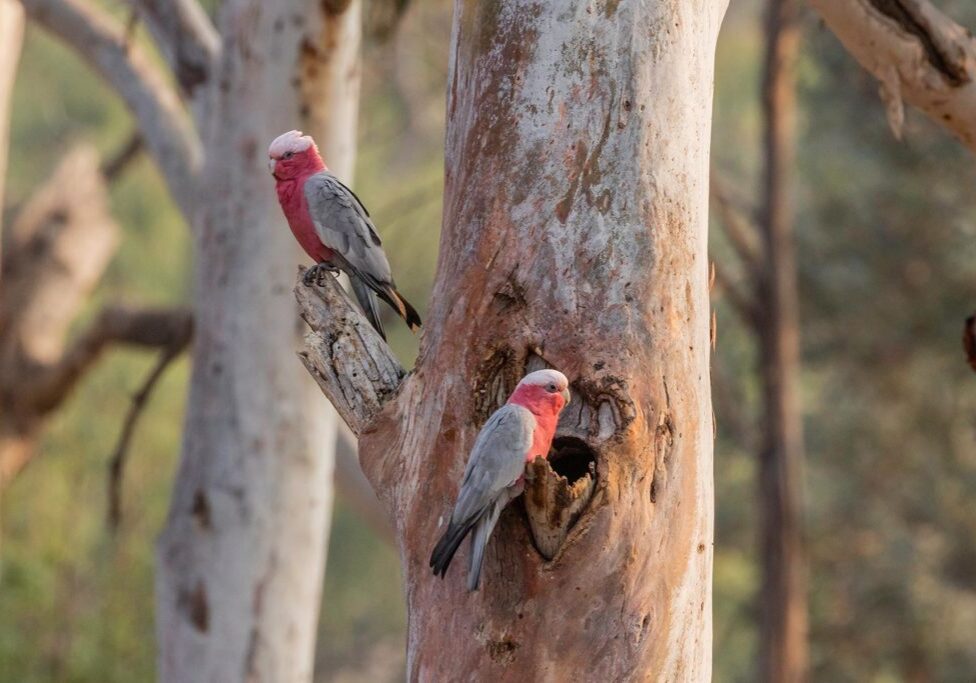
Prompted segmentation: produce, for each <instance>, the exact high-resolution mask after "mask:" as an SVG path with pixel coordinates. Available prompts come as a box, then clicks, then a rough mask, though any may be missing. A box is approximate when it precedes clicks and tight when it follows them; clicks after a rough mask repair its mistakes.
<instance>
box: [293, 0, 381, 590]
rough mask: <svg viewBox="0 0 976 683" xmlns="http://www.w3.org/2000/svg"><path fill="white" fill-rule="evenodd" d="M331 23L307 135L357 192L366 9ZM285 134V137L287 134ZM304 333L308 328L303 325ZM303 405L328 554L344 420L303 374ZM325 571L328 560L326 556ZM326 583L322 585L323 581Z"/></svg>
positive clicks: (309, 87) (352, 6)
mask: <svg viewBox="0 0 976 683" xmlns="http://www.w3.org/2000/svg"><path fill="white" fill-rule="evenodd" d="M322 6H323V8H324V11H325V14H326V20H325V21H323V22H322V24H321V34H320V36H319V38H318V40H317V41H315V42H306V43H305V44H304V46H303V49H302V54H301V63H300V69H301V74H302V78H301V88H302V99H301V101H302V107H301V111H300V113H301V117H302V125H303V126H304V131H305V132H306V133H308V134H309V135H311V136H312V137H314V138H315V140H316V142H317V143H318V146H319V150H320V151H321V153H322V155H323V157H324V158H325V160H326V163H327V164H328V165H329V168H330V169H331V170H332V172H333V173H335V174H336V175H337V176H338V177H339V178H341V179H342V180H343V182H345V183H346V184H347V185H349V186H350V187H354V183H353V176H354V172H355V168H356V139H357V133H358V130H359V91H360V83H361V80H362V25H363V24H362V22H363V18H362V3H361V2H360V0H353V1H352V2H344V3H342V2H332V3H329V2H324V3H322ZM281 132H284V130H282V131H281ZM293 249H294V254H295V262H296V263H306V262H308V256H307V255H306V254H305V252H304V251H302V249H301V247H300V246H299V245H298V243H297V242H294V241H293ZM298 325H299V328H298V329H299V330H301V328H302V327H303V325H302V323H301V322H300V321H299V322H298ZM301 376H302V393H303V396H302V397H301V400H302V402H303V404H304V406H305V411H306V412H305V414H306V420H307V423H308V430H309V431H308V443H309V444H311V447H312V452H313V454H315V455H316V457H319V458H322V459H323V461H324V463H325V465H326V466H327V467H328V473H327V476H328V477H329V483H328V486H326V487H324V488H323V489H322V495H323V496H325V497H326V502H325V505H326V519H325V520H324V524H323V527H324V533H325V542H324V547H323V553H326V551H328V545H329V530H330V528H331V525H332V508H333V504H334V500H333V493H334V489H335V464H336V455H337V450H338V446H339V444H338V439H339V432H338V428H339V416H338V415H337V414H336V412H335V409H334V408H333V407H332V405H331V404H330V403H329V402H328V401H324V400H322V392H321V391H320V390H319V388H318V385H317V384H316V383H315V380H313V379H312V378H311V377H310V376H309V375H308V374H307V373H301ZM322 562H323V569H324V567H325V564H326V562H327V554H323V560H322ZM320 582H321V579H320Z"/></svg>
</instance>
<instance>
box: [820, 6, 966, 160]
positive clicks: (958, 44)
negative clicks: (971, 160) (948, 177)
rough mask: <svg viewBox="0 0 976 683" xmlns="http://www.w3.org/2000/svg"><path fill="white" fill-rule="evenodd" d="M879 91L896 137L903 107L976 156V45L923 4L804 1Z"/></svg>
mask: <svg viewBox="0 0 976 683" xmlns="http://www.w3.org/2000/svg"><path fill="white" fill-rule="evenodd" d="M810 4H811V5H812V6H813V7H814V8H815V9H816V10H817V11H818V12H819V13H820V16H822V17H823V19H824V22H826V24H827V26H828V27H829V28H830V30H831V31H833V32H834V34H835V35H836V36H837V37H838V38H839V39H840V41H841V42H842V43H843V44H844V47H845V48H847V50H848V52H850V53H851V55H852V56H853V57H854V58H855V59H856V60H857V61H858V62H859V63H860V64H861V66H863V67H864V68H865V69H867V70H868V71H870V72H871V73H872V74H873V75H874V77H875V78H877V79H878V81H879V82H880V84H881V94H882V97H883V98H884V100H885V103H886V104H887V107H888V121H889V123H890V124H891V127H892V129H893V130H894V132H895V135H896V136H900V134H901V126H902V123H903V121H904V111H903V101H904V102H907V103H909V104H911V105H912V106H915V107H918V108H919V109H921V110H922V111H923V112H925V113H926V114H927V115H928V116H929V118H931V119H932V120H933V121H935V122H936V123H938V124H939V125H941V126H943V127H944V128H946V129H947V130H949V131H951V132H952V133H953V134H954V135H955V136H956V137H958V138H959V139H960V140H961V141H962V142H963V144H964V145H966V147H968V148H969V149H970V151H973V152H976V39H974V38H973V35H972V33H971V32H970V31H968V30H966V29H965V28H963V27H962V26H960V25H959V24H957V23H955V22H954V21H953V20H952V19H950V18H949V17H947V16H946V15H945V14H943V13H942V12H940V11H939V10H938V8H936V7H935V6H934V5H933V4H932V3H930V2H928V1H927V0H810Z"/></svg>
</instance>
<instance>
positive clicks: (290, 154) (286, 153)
mask: <svg viewBox="0 0 976 683" xmlns="http://www.w3.org/2000/svg"><path fill="white" fill-rule="evenodd" d="M294 154H295V153H294V152H285V153H284V154H283V155H282V157H281V158H282V159H291V158H292V156H294Z"/></svg>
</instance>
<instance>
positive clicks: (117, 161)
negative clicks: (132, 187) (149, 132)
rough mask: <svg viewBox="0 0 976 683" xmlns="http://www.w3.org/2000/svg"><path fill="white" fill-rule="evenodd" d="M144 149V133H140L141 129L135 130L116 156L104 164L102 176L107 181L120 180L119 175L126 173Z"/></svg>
mask: <svg viewBox="0 0 976 683" xmlns="http://www.w3.org/2000/svg"><path fill="white" fill-rule="evenodd" d="M142 149H143V142H142V135H140V134H139V131H133V133H132V134H131V135H130V136H129V139H128V140H127V141H126V143H125V144H124V145H122V147H121V148H120V149H119V151H118V152H116V153H115V156H113V157H112V158H111V159H108V160H107V161H105V162H104V163H103V164H102V177H104V178H105V182H107V183H112V182H114V181H115V180H118V178H119V176H121V175H122V174H123V173H125V171H126V170H127V169H128V168H129V166H130V165H131V164H132V162H133V161H135V160H136V159H137V158H138V157H139V152H141V151H142Z"/></svg>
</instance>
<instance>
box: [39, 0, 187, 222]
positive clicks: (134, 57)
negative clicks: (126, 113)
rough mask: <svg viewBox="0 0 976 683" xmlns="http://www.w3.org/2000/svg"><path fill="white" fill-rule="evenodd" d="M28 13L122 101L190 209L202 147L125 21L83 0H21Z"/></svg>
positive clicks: (181, 203) (179, 200) (177, 194)
mask: <svg viewBox="0 0 976 683" xmlns="http://www.w3.org/2000/svg"><path fill="white" fill-rule="evenodd" d="M22 2H23V5H24V7H25V8H26V10H27V13H28V15H29V16H30V18H31V19H32V20H33V21H35V22H37V23H38V24H39V25H41V26H43V27H44V28H46V29H47V30H48V31H50V32H51V33H53V34H54V35H56V36H57V37H58V38H60V39H61V40H62V41H63V42H64V43H65V44H66V45H68V46H70V47H71V48H72V49H74V50H75V52H77V53H78V55H79V56H81V57H82V58H83V59H84V60H85V61H86V62H88V63H89V65H90V66H91V67H92V68H93V69H95V71H96V72H97V73H98V74H99V75H100V76H101V77H102V78H104V79H105V81H107V82H108V84H109V85H110V86H111V87H112V88H113V89H114V90H115V91H116V92H117V93H118V94H119V96H120V97H121V98H122V99H123V100H124V101H125V103H126V105H127V106H128V107H129V109H130V110H131V111H132V114H133V115H134V116H135V118H136V120H137V121H138V122H139V128H140V130H141V131H142V133H143V135H144V136H145V142H146V147H147V148H148V149H149V151H150V152H151V154H152V156H153V158H154V159H155V160H156V163H157V164H158V165H159V168H160V170H161V171H162V173H163V176H164V177H165V178H166V182H167V185H168V187H169V190H170V192H171V194H172V195H173V198H174V200H175V201H176V203H177V205H178V206H179V207H180V209H181V210H182V211H183V215H184V216H187V217H189V216H191V215H192V213H193V206H194V198H195V195H196V187H197V179H198V175H199V170H200V166H201V162H202V158H203V157H202V147H201V144H200V139H199V137H198V136H197V133H196V131H195V130H194V128H193V125H192V123H191V121H190V119H189V117H188V115H187V113H186V111H185V110H184V109H183V107H182V104H181V102H180V98H179V96H178V95H177V94H176V92H175V91H174V90H173V88H172V87H171V86H170V85H169V83H168V82H167V80H166V78H165V76H164V75H163V74H162V73H161V72H160V71H159V70H158V69H157V68H156V66H155V64H154V63H153V61H152V60H151V59H150V58H149V56H148V55H146V54H145V52H144V51H143V50H141V49H140V48H139V46H138V45H130V46H128V47H127V46H126V43H125V27H124V26H123V25H122V24H121V23H119V22H118V21H116V20H115V19H113V18H112V17H111V16H110V15H109V14H108V13H106V12H104V11H103V10H101V9H99V8H97V7H96V6H94V5H92V4H89V3H86V2H84V0H22Z"/></svg>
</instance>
